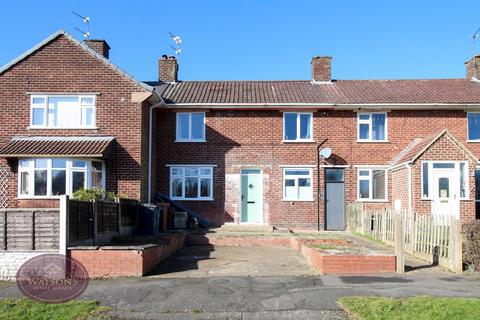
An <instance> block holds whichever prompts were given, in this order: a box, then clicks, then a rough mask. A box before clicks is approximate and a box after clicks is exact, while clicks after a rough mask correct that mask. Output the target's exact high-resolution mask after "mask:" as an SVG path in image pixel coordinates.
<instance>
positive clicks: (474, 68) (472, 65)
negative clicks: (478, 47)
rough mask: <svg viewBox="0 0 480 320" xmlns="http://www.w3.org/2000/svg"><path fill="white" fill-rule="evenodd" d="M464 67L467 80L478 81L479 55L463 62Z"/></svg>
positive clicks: (479, 71) (479, 69) (479, 70)
mask: <svg viewBox="0 0 480 320" xmlns="http://www.w3.org/2000/svg"><path fill="white" fill-rule="evenodd" d="M465 66H466V67H467V79H468V80H480V74H479V73H480V55H476V56H473V57H472V58H471V59H470V60H468V61H467V62H465Z"/></svg>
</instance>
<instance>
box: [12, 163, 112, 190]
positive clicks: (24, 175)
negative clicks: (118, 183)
mask: <svg viewBox="0 0 480 320" xmlns="http://www.w3.org/2000/svg"><path fill="white" fill-rule="evenodd" d="M88 188H102V189H105V165H104V163H103V161H101V160H85V159H65V158H51V159H47V158H37V159H19V163H18V197H19V198H55V197H58V196H61V195H64V194H67V195H71V194H72V193H74V192H75V191H77V190H79V189H88Z"/></svg>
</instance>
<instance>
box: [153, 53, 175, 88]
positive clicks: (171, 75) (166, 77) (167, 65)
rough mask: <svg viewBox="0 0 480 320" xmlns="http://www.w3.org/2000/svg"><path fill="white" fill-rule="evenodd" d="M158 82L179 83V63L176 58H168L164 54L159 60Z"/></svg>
mask: <svg viewBox="0 0 480 320" xmlns="http://www.w3.org/2000/svg"><path fill="white" fill-rule="evenodd" d="M158 80H159V81H163V82H177V81H178V63H177V59H175V57H174V56H170V57H167V55H166V54H164V55H163V56H162V58H161V59H160V60H158Z"/></svg>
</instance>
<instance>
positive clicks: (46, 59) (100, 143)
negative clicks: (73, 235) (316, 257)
mask: <svg viewBox="0 0 480 320" xmlns="http://www.w3.org/2000/svg"><path fill="white" fill-rule="evenodd" d="M95 50H96V51H95ZM99 52H100V53H99ZM466 66H467V76H466V78H465V79H433V80H335V79H332V78H331V58H329V57H314V58H313V59H312V79H311V80H301V81H179V80H178V78H177V71H178V65H177V61H176V60H175V59H174V58H167V57H163V58H162V59H160V60H159V65H158V68H159V70H158V73H159V79H158V81H151V82H138V81H135V80H132V78H131V77H130V76H128V75H126V74H125V73H124V72H122V71H120V70H119V69H118V67H115V66H113V65H112V64H111V62H110V61H109V60H108V45H106V43H105V42H102V41H90V42H79V41H77V40H75V39H73V38H72V37H71V36H69V35H68V34H66V33H65V32H60V33H57V34H55V35H53V36H51V37H50V38H49V39H47V40H45V41H43V42H42V43H41V44H40V45H38V46H36V47H35V48H34V49H32V50H30V51H29V52H27V53H26V54H24V55H22V56H21V57H19V58H18V59H16V60H15V61H13V62H12V63H10V64H8V65H7V66H6V67H4V68H2V69H0V91H1V92H0V93H2V95H1V97H0V114H1V115H2V119H8V121H3V122H2V123H1V124H0V125H1V126H3V127H2V129H3V130H2V131H1V132H2V133H1V135H0V156H1V157H2V158H3V159H5V160H2V162H1V168H2V169H3V172H4V175H6V176H7V178H8V182H7V183H5V182H4V186H0V192H2V191H1V190H4V191H3V192H6V194H7V196H6V197H4V198H5V199H7V200H6V201H5V203H6V205H8V206H9V207H15V206H40V205H52V201H55V197H56V194H61V193H62V192H63V193H69V192H71V191H73V189H75V188H78V187H80V186H83V187H95V186H99V185H104V186H105V187H106V188H107V189H109V190H113V191H115V192H125V193H127V194H128V195H129V196H130V197H138V198H140V199H141V200H142V201H145V202H155V201H156V199H157V196H158V194H162V195H164V196H167V197H169V198H170V199H171V200H172V201H174V202H175V203H177V204H179V205H181V206H183V207H185V208H187V209H189V210H192V212H195V213H198V214H200V215H201V216H202V217H204V218H206V219H208V220H209V221H210V222H211V223H213V224H215V225H221V224H223V223H260V224H270V225H273V226H275V227H279V228H294V229H317V228H318V229H324V228H326V229H343V228H344V222H345V219H344V215H345V207H346V205H347V204H349V203H352V202H355V201H361V202H363V203H365V204H367V205H369V206H378V207H383V206H396V207H399V208H406V209H410V210H414V211H417V212H421V213H432V212H433V213H434V212H449V213H451V214H452V215H457V216H460V217H461V218H462V220H463V221H467V220H472V219H475V218H478V215H476V214H475V202H476V197H477V196H476V180H477V179H476V177H477V176H476V174H475V173H476V172H477V171H476V168H477V158H478V156H479V155H480V144H479V143H478V142H480V82H479V81H478V80H477V79H478V78H479V76H478V73H479V66H480V56H477V57H474V58H473V59H471V60H469V61H468V62H467V63H466ZM40 74H41V75H40ZM92 75H94V77H92ZM71 96H75V97H77V98H76V99H77V100H75V101H73V99H70V100H69V99H66V98H70V97H71ZM82 99H83V100H82ZM50 106H52V107H50ZM69 106H75V107H74V108H77V109H78V110H77V111H76V112H77V115H76V116H75V117H74V118H75V119H77V117H78V118H79V119H80V120H78V119H77V120H75V121H77V122H75V121H73V120H72V119H73V118H69V117H65V116H64V115H62V112H63V111H62V110H66V109H68V108H69ZM50 109H53V110H57V111H52V112H50ZM19 110H20V112H19ZM51 114H52V115H51ZM83 119H85V120H83ZM94 120H95V121H94ZM62 121H63V123H64V125H63V127H62V126H60V127H58V128H57V127H55V126H58V125H57V123H62ZM72 121H73V122H72ZM93 121H94V124H92V123H93ZM50 123H52V124H53V126H54V127H50ZM77 126H81V127H77ZM327 148H329V149H330V150H331V155H329V152H328V149H327ZM325 149H327V150H325ZM322 150H323V151H322ZM321 151H322V154H323V155H324V156H328V157H324V156H320V152H321ZM39 159H40V160H42V159H47V161H46V162H45V161H39ZM58 159H65V162H64V161H63V160H62V161H54V160H58ZM77 160H87V162H86V163H85V166H84V167H78V166H77V165H78V163H77V162H76V161H77ZM99 163H101V165H100V164H99ZM80 164H82V163H80ZM98 168H100V169H101V170H100V169H98ZM62 170H63V171H62ZM79 172H80V173H79ZM100 172H101V173H100ZM82 174H83V176H82ZM82 177H84V178H83V180H82ZM22 181H24V182H22ZM58 181H60V182H58ZM94 181H96V182H95V183H94ZM82 183H83V185H82ZM63 184H65V187H63ZM54 185H57V186H56V187H54ZM58 185H60V187H59V186H58ZM38 190H40V191H41V192H40V193H42V194H41V195H37V194H36V193H38ZM25 193H27V194H25ZM52 199H53V200H52Z"/></svg>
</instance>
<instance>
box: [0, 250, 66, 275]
mask: <svg viewBox="0 0 480 320" xmlns="http://www.w3.org/2000/svg"><path fill="white" fill-rule="evenodd" d="M57 253H58V250H53V251H52V250H15V251H2V250H0V280H13V279H15V275H16V274H17V270H18V268H20V266H21V265H22V264H23V263H24V262H25V261H27V260H29V259H31V258H34V257H36V256H39V255H42V254H57Z"/></svg>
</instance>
